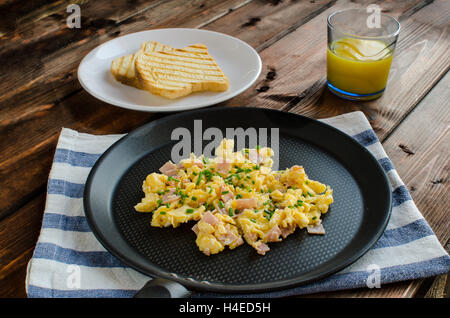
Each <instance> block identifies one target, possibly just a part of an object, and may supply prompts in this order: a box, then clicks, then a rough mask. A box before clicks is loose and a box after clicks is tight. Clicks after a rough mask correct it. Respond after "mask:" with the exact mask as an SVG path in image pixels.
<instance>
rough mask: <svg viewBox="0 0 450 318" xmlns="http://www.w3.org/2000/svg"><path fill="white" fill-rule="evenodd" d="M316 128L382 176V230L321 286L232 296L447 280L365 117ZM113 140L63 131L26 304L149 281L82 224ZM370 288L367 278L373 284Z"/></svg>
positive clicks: (443, 258)
mask: <svg viewBox="0 0 450 318" xmlns="http://www.w3.org/2000/svg"><path fill="white" fill-rule="evenodd" d="M323 121H324V122H326V123H328V124H330V125H332V126H335V127H337V128H338V129H341V130H342V131H344V132H346V133H347V134H349V135H351V136H353V138H355V139H356V140H357V141H359V142H360V143H361V144H362V145H364V146H365V147H366V148H367V149H369V150H370V151H371V152H372V154H373V155H374V156H375V157H376V158H377V159H378V160H379V162H380V163H381V165H382V166H383V168H384V169H385V171H386V173H387V175H388V178H389V181H390V183H391V187H392V194H393V210H392V216H391V219H390V221H389V224H388V226H387V229H386V231H385V232H384V234H383V236H382V237H381V238H380V240H379V241H378V242H377V243H376V245H375V246H374V247H373V248H372V249H371V250H370V251H368V252H367V254H365V255H364V256H363V257H362V258H360V259H359V260H358V261H357V262H355V263H354V264H352V265H351V266H349V267H347V268H345V269H343V270H341V271H340V272H338V273H336V274H334V275H332V276H330V277H328V278H325V279H323V280H320V281H318V282H315V283H312V284H309V285H305V286H300V287H296V288H292V289H287V290H284V291H277V292H273V293H265V294H257V295H239V296H253V297H254V296H259V297H278V296H290V295H300V294H309V293H316V292H321V291H333V290H342V289H350V288H359V287H366V286H367V285H366V284H367V281H368V279H371V280H372V278H371V277H369V276H370V275H374V274H376V273H377V272H379V274H380V275H379V278H380V283H381V287H382V285H383V284H386V283H390V282H396V281H402V280H409V279H417V278H423V277H428V276H435V275H439V274H442V273H447V272H449V270H450V257H449V255H448V254H447V252H446V251H445V250H444V249H443V247H442V246H441V245H440V243H439V241H438V240H437V238H436V236H435V235H434V233H433V231H432V230H431V228H430V226H429V225H428V224H427V222H426V221H425V219H424V218H423V216H422V215H421V214H420V212H419V210H418V209H417V207H416V206H415V204H414V202H413V201H412V199H411V196H410V194H409V192H408V190H407V188H406V187H405V185H404V184H403V183H402V181H401V179H400V177H399V176H398V174H397V172H396V170H395V169H394V166H393V165H392V163H391V161H390V160H389V158H388V157H387V156H386V153H385V152H384V149H383V147H382V145H381V144H380V142H379V141H378V138H377V137H376V135H375V133H374V132H373V130H372V129H371V126H370V124H369V122H368V121H367V119H366V118H365V116H364V114H363V113H361V112H353V113H348V114H345V115H341V116H337V117H333V118H328V119H324V120H323ZM120 137H122V135H107V136H94V135H88V134H83V133H78V132H76V131H74V130H70V129H65V128H63V129H62V131H61V136H60V138H59V141H58V145H57V148H56V152H55V157H54V160H53V166H52V169H51V171H50V177H49V180H48V188H47V202H46V206H45V212H44V218H43V223H42V229H41V233H40V236H39V240H38V243H37V245H36V248H35V251H34V254H33V257H32V259H31V260H30V262H29V264H28V271H27V278H26V288H27V293H28V296H29V297H130V296H132V295H134V293H135V292H136V291H137V290H139V289H140V288H141V287H142V286H143V285H144V284H145V283H146V282H147V280H148V277H146V276H144V275H142V274H140V273H138V272H136V271H135V270H133V269H131V268H129V267H127V266H125V265H124V264H122V263H121V262H120V261H119V260H117V259H116V258H115V257H113V256H112V255H111V254H109V253H108V252H107V251H106V250H105V249H104V248H103V247H102V245H101V244H100V243H99V242H98V241H97V240H96V239H95V237H94V235H93V234H92V232H91V230H90V228H89V226H88V224H87V222H86V218H85V216H84V210H83V204H82V200H83V199H82V197H83V189H84V183H85V181H86V178H87V176H88V174H89V171H90V169H91V167H92V166H93V165H94V163H95V161H96V160H97V159H98V158H99V157H100V155H101V154H102V153H103V152H104V151H105V150H106V149H107V148H108V147H109V146H110V145H111V144H113V143H114V142H115V141H117V140H118V139H119V138H120ZM371 264H376V265H377V266H378V269H379V271H378V270H377V269H376V268H373V267H370V266H371ZM373 277H374V276H373ZM376 282H377V281H376V278H373V280H372V283H376ZM194 296H199V297H201V296H223V295H213V294H195V295H194ZM228 296H229V295H228Z"/></svg>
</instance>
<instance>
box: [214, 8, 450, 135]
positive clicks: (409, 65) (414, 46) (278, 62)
mask: <svg viewBox="0 0 450 318" xmlns="http://www.w3.org/2000/svg"><path fill="white" fill-rule="evenodd" d="M400 4H401V5H400V7H398V8H395V7H390V8H389V10H388V11H389V13H390V14H392V15H394V16H401V17H402V21H403V24H402V25H403V29H402V32H401V36H400V40H399V41H400V42H399V45H398V47H397V50H396V56H395V58H394V62H393V66H392V70H391V74H390V78H389V83H388V86H387V89H386V92H385V94H384V95H383V96H382V97H381V98H379V99H377V100H375V101H372V102H365V103H355V102H350V101H346V100H343V99H338V98H336V97H335V96H334V95H333V94H331V93H330V92H329V91H328V89H327V88H326V33H325V32H321V33H317V34H315V33H314V32H312V31H311V30H318V29H320V28H321V26H323V25H325V24H326V18H327V16H328V14H329V13H331V12H332V11H334V10H336V9H337V8H339V7H340V5H341V3H340V2H339V3H337V4H336V5H335V6H333V7H331V8H330V9H328V10H326V11H325V12H323V13H322V14H320V15H318V16H317V17H315V18H314V19H312V20H311V21H309V22H308V23H306V24H305V25H304V26H303V27H302V28H299V29H298V30H296V31H295V32H292V33H290V34H289V35H287V36H285V37H284V38H282V39H281V40H279V41H278V42H276V43H274V44H273V45H272V46H270V47H269V48H267V49H266V50H264V51H262V52H261V58H262V59H263V62H264V66H265V71H264V72H263V73H262V74H261V76H260V78H259V79H258V81H257V82H256V83H255V85H253V87H251V88H249V89H248V90H247V91H246V92H244V93H243V94H241V95H240V96H238V97H236V98H234V99H232V100H230V101H227V102H225V103H223V104H224V105H230V106H239V105H246V104H247V105H252V106H257V107H269V108H277V109H282V110H286V111H292V112H296V113H301V114H304V115H307V116H311V117H315V118H324V117H329V116H333V115H338V114H342V113H345V112H348V111H354V110H362V111H363V112H364V113H365V114H366V115H367V117H368V119H369V120H370V122H371V124H372V126H373V127H374V129H375V131H376V132H377V135H378V136H379V138H381V139H383V138H384V137H386V136H387V135H388V134H389V133H390V131H391V130H392V129H394V128H395V127H396V126H397V124H398V123H400V122H401V121H402V119H403V118H404V116H406V115H407V114H408V112H409V111H411V110H412V109H413V108H414V107H415V106H416V105H417V103H418V102H419V101H420V100H421V98H423V96H425V95H426V93H427V92H428V91H429V90H430V89H431V88H432V87H433V85H434V84H435V83H436V82H437V81H438V80H439V79H440V78H441V77H442V76H443V74H445V73H446V71H447V70H448V69H449V67H450V57H449V55H448V54H447V52H448V50H449V49H450V41H449V40H448V39H449V38H450V36H449V35H450V34H449V32H450V30H449V28H448V24H447V20H446V17H448V5H446V3H445V1H435V2H433V3H431V4H429V5H427V6H425V7H423V8H422V9H420V10H419V11H411V10H410V8H411V7H417V5H418V4H420V3H419V2H417V3H413V2H410V3H409V5H410V6H405V2H401V3H400ZM342 6H345V7H349V6H358V4H355V3H352V4H351V5H346V4H342ZM381 7H383V4H381ZM408 12H409V13H411V12H415V13H413V14H412V15H411V16H409V17H408V16H407V13H408ZM424 17H426V18H424ZM425 20H426V21H428V22H425ZM274 70H275V71H276V74H277V77H276V78H275V79H274V80H267V79H266V76H267V74H268V73H269V72H271V71H274ZM263 87H264V88H265V89H264V90H263V91H261V88H263Z"/></svg>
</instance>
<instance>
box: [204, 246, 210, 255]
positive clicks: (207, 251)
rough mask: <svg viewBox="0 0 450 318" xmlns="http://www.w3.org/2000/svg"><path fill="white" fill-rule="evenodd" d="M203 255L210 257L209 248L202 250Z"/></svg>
mask: <svg viewBox="0 0 450 318" xmlns="http://www.w3.org/2000/svg"><path fill="white" fill-rule="evenodd" d="M203 254H205V255H206V256H209V255H211V252H210V250H209V248H205V249H204V250H203Z"/></svg>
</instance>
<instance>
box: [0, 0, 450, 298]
mask: <svg viewBox="0 0 450 318" xmlns="http://www.w3.org/2000/svg"><path fill="white" fill-rule="evenodd" d="M76 2H77V1H71V2H70V3H76ZM372 2H376V3H378V4H380V6H381V7H382V8H383V11H384V12H387V13H389V14H391V15H394V16H397V17H398V18H399V19H400V20H401V23H402V32H401V38H400V42H399V44H398V47H397V51H396V57H395V59H394V64H393V67H392V72H391V76H390V79H389V84H388V89H387V91H386V93H385V95H384V96H383V97H382V98H381V99H378V100H376V101H373V102H365V103H354V102H349V101H344V100H341V99H338V98H336V97H335V96H334V95H332V94H330V93H329V92H328V90H327V89H326V88H325V83H326V79H325V53H326V50H325V48H326V32H325V31H324V29H325V26H326V22H325V21H326V17H327V15H328V14H329V13H330V12H332V11H334V10H337V9H340V8H348V7H364V6H366V5H367V4H369V3H372ZM20 3H22V2H21V1H15V0H11V1H7V2H1V1H0V14H1V13H2V12H11V11H13V12H14V13H15V14H16V15H15V16H14V15H12V17H14V18H7V19H3V21H1V22H0V61H1V62H2V63H0V90H1V91H2V96H0V134H1V136H2V137H6V138H1V139H0V184H1V186H2V191H0V286H8V287H7V288H6V289H5V288H0V290H1V293H0V297H18V296H19V297H24V296H26V295H25V289H24V277H25V270H26V264H27V262H28V260H29V258H30V257H31V254H32V251H33V248H34V244H35V242H36V239H37V235H38V233H39V228H40V222H41V218H42V212H43V207H44V203H45V188H46V180H47V177H48V173H49V169H50V166H51V161H52V157H53V153H54V149H55V145H56V142H57V138H58V134H59V131H60V129H61V127H70V128H73V129H76V130H79V131H83V132H87V133H94V134H108V133H125V132H128V131H130V130H132V129H134V128H136V127H138V126H140V125H141V124H143V123H145V122H147V121H149V120H154V119H157V118H159V117H161V116H163V115H160V114H151V113H139V112H134V111H128V110H123V109H119V108H116V107H113V106H111V105H108V104H105V103H103V102H100V101H98V100H96V99H94V98H93V97H92V96H90V95H89V94H87V93H86V92H85V91H83V90H82V89H81V87H80V86H79V84H78V82H77V79H76V68H77V67H78V63H79V62H80V60H81V58H82V57H83V56H84V55H85V54H86V53H87V52H89V51H90V50H91V49H92V48H94V47H95V46H97V45H99V44H100V43H103V42H105V41H107V40H109V39H112V38H114V37H117V36H120V35H124V34H128V33H132V32H136V31H142V30H146V29H150V28H162V27H193V28H205V29H210V30H215V31H219V32H224V33H227V34H230V35H233V36H236V37H238V38H241V39H243V40H245V41H247V42H249V43H250V44H251V45H252V46H254V47H255V48H257V50H258V51H260V54H261V57H262V60H263V66H264V70H263V73H262V74H261V76H260V78H259V79H258V81H257V82H256V83H255V85H254V86H253V87H251V88H250V89H248V90H247V91H246V92H244V93H243V94H241V95H240V96H237V97H236V98H234V99H232V100H230V101H228V102H225V103H223V105H228V106H237V105H239V106H240V105H250V106H255V107H270V108H277V109H284V110H287V111H292V112H296V113H301V114H305V115H308V116H311V117H315V118H322V117H329V116H333V115H337V114H341V113H345V112H347V111H351V110H362V111H363V112H364V113H365V114H366V115H367V117H368V119H369V120H370V121H371V123H372V125H373V126H374V128H375V129H376V132H377V134H378V136H379V138H380V139H381V140H383V141H384V145H385V148H386V150H387V152H388V154H389V155H390V156H391V159H392V160H393V162H394V164H395V165H396V166H397V169H398V171H399V174H400V176H401V177H402V178H403V180H404V182H405V183H406V184H407V186H408V187H409V189H410V191H411V193H412V195H413V197H414V199H415V201H416V203H417V205H418V207H419V209H420V210H421V211H422V213H423V214H424V215H425V217H426V219H427V220H428V222H429V223H430V225H431V226H432V228H433V229H434V230H435V232H436V234H437V236H438V238H439V239H440V241H441V243H442V244H443V245H444V246H448V244H449V241H450V240H449V237H448V233H449V231H448V223H449V222H448V217H447V216H446V214H445V213H444V212H445V211H446V210H448V207H449V205H448V158H449V156H448V138H447V137H448V123H449V114H448V107H447V108H446V111H444V112H442V111H441V110H442V107H441V108H439V107H437V106H436V105H445V104H446V102H447V101H448V97H449V96H448V92H449V90H448V82H449V80H448V76H446V77H445V78H443V76H444V74H446V72H447V71H448V69H449V67H450V57H449V56H448V54H447V52H448V49H449V48H450V47H449V38H450V37H449V36H448V35H449V34H448V32H449V29H448V21H447V20H448V15H449V10H450V6H448V5H447V4H446V3H445V1H440V0H436V1H434V2H433V1H430V0H423V1H421V0H408V1H364V0H358V1H350V0H348V1H347V0H342V1H341V0H339V1H333V0H315V1H289V0H285V1H261V0H253V1H251V0H227V1H218V0H211V1H206V0H204V1H189V2H186V1H181V0H170V1H132V2H130V1H126V0H120V1H115V2H114V4H110V2H107V1H81V2H80V5H81V9H82V17H83V18H82V28H81V29H80V30H78V31H77V30H70V29H68V28H67V26H66V25H65V19H66V16H67V14H66V13H65V7H66V5H67V1H62V0H61V1H50V2H44V1H33V2H30V3H27V4H26V5H24V6H20V5H19V4H20ZM319 30H320V31H319ZM24 56H26V58H24ZM441 78H443V79H442V80H441ZM436 83H438V84H437V85H436ZM435 85H436V87H435V88H434V89H433V87H434V86H435ZM427 94H428V95H427ZM424 97H425V98H424ZM447 104H448V102H447ZM430 122H432V123H433V125H426V123H430ZM425 126H426V127H425ZM400 145H403V147H400ZM408 150H409V152H408ZM419 176H420V177H419ZM423 180H425V181H423ZM443 211H444V212H443ZM424 285H426V284H423V280H416V281H409V282H401V283H396V284H389V285H386V286H383V288H382V289H377V290H368V289H360V290H353V291H342V292H336V293H322V294H316V295H314V297H412V296H414V295H416V294H417V293H418V290H419V288H420V287H421V286H424ZM430 285H431V283H430ZM423 294H424V295H425V294H426V292H425V293H423Z"/></svg>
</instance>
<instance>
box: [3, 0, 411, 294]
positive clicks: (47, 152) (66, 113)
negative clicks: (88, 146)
mask: <svg viewBox="0 0 450 318" xmlns="http://www.w3.org/2000/svg"><path fill="white" fill-rule="evenodd" d="M244 8H246V6H245V7H243V8H241V9H244ZM411 8H413V7H410V8H408V10H410V9H411ZM236 12H238V11H236ZM236 12H232V14H235V13H236ZM226 17H227V16H225V18H226ZM217 21H219V20H217ZM213 24H214V22H213V23H211V24H210V25H213ZM296 32H297V31H296ZM282 40H283V39H281V40H280V41H282ZM268 70H269V69H267V71H268ZM277 72H278V71H277ZM264 76H267V73H266V74H264ZM277 76H279V74H278V73H277ZM79 94H80V95H78V94H76V95H73V96H71V97H70V98H68V99H67V100H64V101H62V102H60V103H56V104H55V105H56V107H55V106H52V107H50V108H49V110H46V109H43V110H41V111H42V112H43V113H44V114H45V116H46V117H47V116H49V121H48V122H49V123H52V122H53V123H54V127H53V129H55V127H56V129H58V127H60V125H64V123H66V119H67V124H68V125H69V126H70V127H73V128H75V129H80V130H83V131H86V132H101V133H117V132H125V131H127V130H129V129H130V128H132V127H133V126H135V125H139V124H140V123H141V122H144V121H146V120H148V119H150V118H152V119H153V116H152V115H150V114H144V115H143V114H142V113H137V112H129V111H123V110H119V109H117V108H114V107H112V106H109V105H106V104H103V103H99V102H97V101H96V100H95V99H93V98H92V97H90V96H89V95H87V94H86V93H84V92H83V93H79ZM56 108H58V109H62V111H61V112H57V113H52V111H51V110H54V109H56ZM50 113H52V114H53V115H50ZM86 114H91V115H90V116H89V117H87V115H86ZM43 123H44V121H41V120H39V117H36V118H34V117H32V118H31V119H30V122H29V124H33V127H36V128H34V130H32V131H31V132H36V131H37V132H38V133H39V134H40V138H38V139H34V140H33V139H32V140H30V141H29V143H28V141H25V142H24V141H22V140H20V141H19V142H20V143H22V142H23V143H24V144H23V147H24V148H25V147H26V146H35V147H36V149H35V150H33V151H31V152H30V153H29V154H25V155H22V156H20V154H16V155H15V156H11V157H12V158H14V159H12V160H10V161H8V164H7V165H4V166H2V165H0V173H1V171H2V170H1V169H2V168H3V169H4V170H3V172H6V171H7V170H8V167H9V166H11V165H12V166H14V165H13V162H14V161H15V159H18V160H16V161H17V163H16V164H15V166H14V167H15V169H16V173H17V175H18V174H19V173H20V172H22V173H23V171H25V170H27V169H26V168H28V167H33V166H34V167H36V166H37V163H39V162H41V161H42V159H43V158H51V155H52V152H53V150H54V143H55V142H56V139H55V137H54V136H56V135H55V134H54V132H52V129H50V128H49V127H45V128H41V129H38V127H39V126H41V124H43ZM25 127H27V126H25V125H24V126H20V127H19V128H18V130H17V131H16V132H13V133H12V136H20V133H19V130H20V129H22V130H23V129H24V128H25ZM8 133H9V131H8ZM16 133H17V135H15V134H16ZM28 136H29V135H28ZM52 136H53V137H52ZM52 138H53V139H52ZM25 139H27V138H25ZM36 145H37V146H36ZM21 147H22V146H19V147H17V148H15V147H11V148H9V150H11V151H15V150H17V149H23V148H21ZM19 152H20V151H19ZM39 153H40V155H36V156H34V154H39ZM32 154H33V155H32ZM33 156H34V157H33ZM29 158H34V159H33V160H34V162H32V161H33V160H31V163H30V165H29V166H28V165H27V162H29V161H28V159H29ZM22 164H23V166H22V167H21V165H22ZM47 164H48V167H49V163H46V164H44V166H46V165H47ZM24 168H25V169H24ZM36 172H37V169H36ZM36 172H35V173H36ZM31 174H33V173H31ZM26 178H30V179H27V180H33V178H34V177H32V176H31V177H30V176H27V177H26ZM41 178H42V176H41V177H37V178H36V180H37V179H41ZM8 180H11V178H8ZM42 180H45V178H44V179H42ZM38 188H39V187H38ZM18 189H19V190H20V187H18ZM15 191H18V190H17V189H16V190H15ZM11 193H13V192H11ZM2 201H4V200H2ZM42 202H43V199H42V200H41V204H42ZM37 210H38V211H39V212H40V213H41V211H42V209H40V210H39V209H37ZM11 217H12V216H11ZM36 228H38V227H36ZM9 233H10V232H9ZM0 246H1V244H0ZM18 263H20V262H18ZM22 264H23V262H22ZM10 268H12V267H10ZM19 268H20V267H19ZM15 273H16V272H10V273H9V274H8V275H7V277H12V276H14V275H15ZM409 286H410V285H409V284H408V283H402V285H401V286H394V287H392V288H393V292H392V294H393V295H398V291H399V290H402V291H403V292H405V289H407V290H408V288H409V290H410V287H409ZM394 291H395V292H394ZM364 292H367V291H364ZM407 294H408V293H407Z"/></svg>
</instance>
